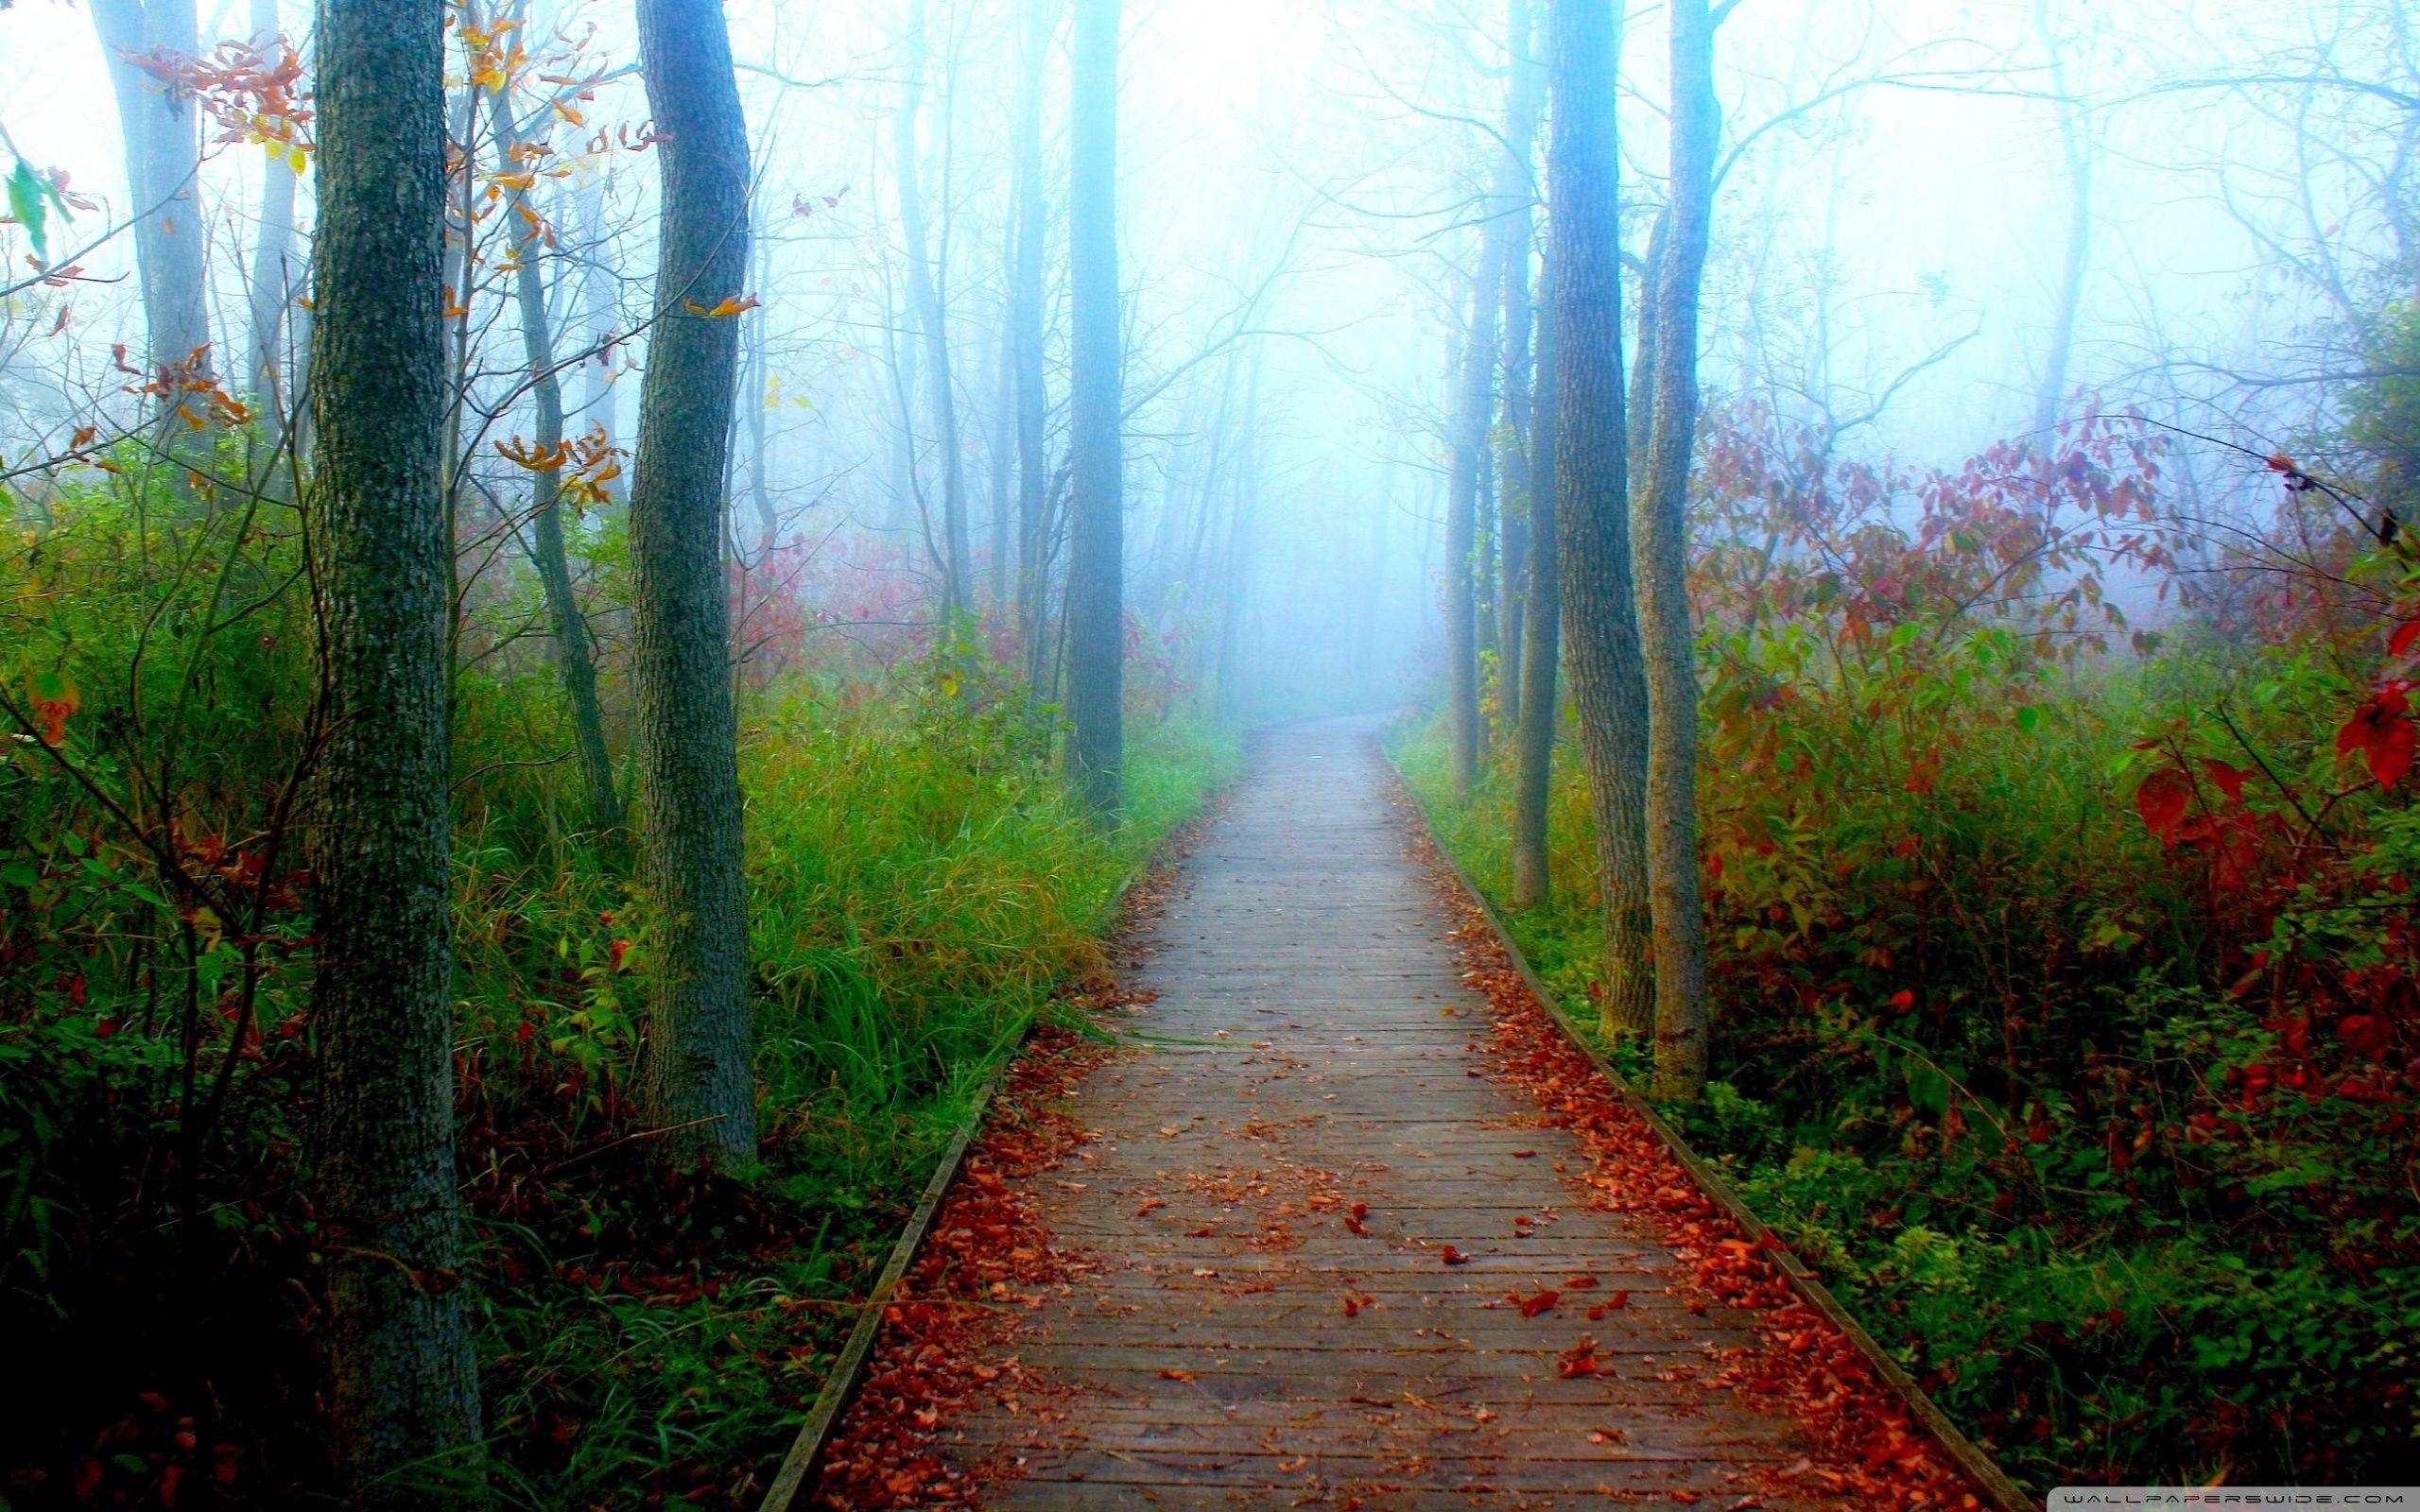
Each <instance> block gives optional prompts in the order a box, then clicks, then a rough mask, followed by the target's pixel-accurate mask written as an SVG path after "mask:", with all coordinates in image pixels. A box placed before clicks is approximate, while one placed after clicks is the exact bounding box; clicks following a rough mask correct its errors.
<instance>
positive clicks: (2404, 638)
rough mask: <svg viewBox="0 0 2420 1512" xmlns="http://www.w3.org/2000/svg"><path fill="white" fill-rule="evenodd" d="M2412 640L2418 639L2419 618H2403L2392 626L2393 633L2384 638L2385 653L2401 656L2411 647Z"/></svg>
mask: <svg viewBox="0 0 2420 1512" xmlns="http://www.w3.org/2000/svg"><path fill="white" fill-rule="evenodd" d="M2414 641H2420V620H2405V621H2404V622H2403V623H2402V624H2400V625H2398V626H2396V627H2394V634H2393V635H2390V636H2388V637H2387V638H2386V654H2387V655H2389V656H2401V655H2402V654H2403V653H2404V652H2406V651H2409V650H2411V643H2412V642H2414Z"/></svg>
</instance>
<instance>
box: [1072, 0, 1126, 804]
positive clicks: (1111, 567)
mask: <svg viewBox="0 0 2420 1512" xmlns="http://www.w3.org/2000/svg"><path fill="white" fill-rule="evenodd" d="M1117 31H1118V0H1076V38H1075V49H1074V64H1073V66H1074V75H1075V77H1074V93H1073V100H1072V113H1071V115H1070V117H1069V126H1068V155H1069V158H1070V160H1071V161H1070V171H1069V174H1068V183H1067V239H1068V250H1067V268H1068V284H1069V296H1070V313H1069V326H1070V332H1071V349H1070V352H1069V357H1070V361H1069V375H1068V405H1069V414H1068V428H1069V435H1068V447H1069V454H1070V461H1071V464H1072V466H1071V476H1070V479H1069V481H1070V484H1071V490H1072V491H1071V494H1070V503H1069V516H1070V518H1069V522H1068V524H1069V540H1068V560H1067V713H1068V718H1069V722H1070V724H1071V727H1072V728H1071V729H1070V730H1069V731H1068V736H1067V769H1068V775H1069V777H1070V779H1071V780H1072V782H1074V784H1075V787H1076V790H1077V792H1078V793H1079V794H1080V796H1081V797H1082V799H1083V800H1084V803H1085V805H1086V806H1087V807H1089V808H1090V809H1092V811H1093V812H1094V813H1096V814H1101V815H1108V814H1113V813H1115V811H1116V810H1117V809H1118V808H1119V807H1120V806H1121V805H1122V803H1123V792H1122V787H1123V781H1124V768H1125V744H1126V735H1125V710H1124V697H1125V665H1124V662H1125V652H1126V584H1125V576H1126V562H1125V551H1126V547H1125V541H1126V519H1125V514H1126V508H1125V489H1124V476H1123V474H1124V459H1123V456H1122V455H1121V453H1122V449H1123V446H1124V440H1125V437H1124V431H1125V418H1124V413H1123V411H1124V409H1125V400H1124V383H1123V379H1122V376H1121V372H1120V369H1121V367H1122V365H1123V357H1124V353H1123V352H1122V351H1121V350H1120V343H1121V341H1122V339H1123V333H1122V331H1121V329H1120V326H1119V322H1118V309H1117V305H1118V290H1117Z"/></svg>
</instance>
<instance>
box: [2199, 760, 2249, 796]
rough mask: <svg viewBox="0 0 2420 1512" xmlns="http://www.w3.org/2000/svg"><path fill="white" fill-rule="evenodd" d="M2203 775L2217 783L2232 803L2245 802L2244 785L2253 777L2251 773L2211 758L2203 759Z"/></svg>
mask: <svg viewBox="0 0 2420 1512" xmlns="http://www.w3.org/2000/svg"><path fill="white" fill-rule="evenodd" d="M2202 775H2203V776H2204V777H2206V778H2208V779H2209V780H2210V781H2211V782H2214V783H2216V784H2217V786H2218V789H2219V791H2220V792H2221V793H2224V794H2225V795H2226V796H2227V801H2229V802H2231V803H2240V802H2242V801H2243V784H2244V783H2245V782H2247V781H2249V780H2250V778H2251V776H2252V774H2251V773H2250V772H2247V771H2244V770H2242V769H2240V768H2238V767H2234V766H2229V765H2227V764H2226V763H2224V762H2222V761H2220V760H2218V759H2217V758H2216V757H2210V756H2204V757H2203V758H2202Z"/></svg>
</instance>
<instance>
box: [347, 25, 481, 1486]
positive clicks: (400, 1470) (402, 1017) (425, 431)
mask: <svg viewBox="0 0 2420 1512" xmlns="http://www.w3.org/2000/svg"><path fill="white" fill-rule="evenodd" d="M316 35H317V38H318V55H319V56H318V60H317V67H316V78H317V87H318V109H319V140H320V152H319V158H320V167H319V204H320V216H319V220H320V230H319V235H318V237H317V239H316V247H315V250H314V266H313V281H314V284H315V290H316V299H315V304H316V306H317V308H318V311H319V318H318V319H317V321H316V322H315V323H314V327H313V331H312V341H313V343H314V346H315V349H316V351H315V353H314V368H315V370H316V372H317V374H318V381H317V383H316V384H315V385H314V387H313V389H312V407H313V411H314V416H315V422H314V429H315V431H316V434H317V448H318V452H317V455H318V466H317V469H316V472H315V475H314V478H313V482H312V514H313V516H314V524H315V528H314V529H313V530H312V532H311V535H310V541H311V547H312V552H313V556H314V558H315V559H314V563H313V565H314V573H313V577H314V586H315V589H316V596H317V604H316V608H317V610H318V612H319V615H320V647H321V649H320V658H321V660H320V728H321V729H322V730H324V731H325V742H326V744H325V746H324V747H323V751H322V754H321V757H320V768H319V772H318V776H317V780H316V781H317V799H318V809H319V823H318V825H317V826H316V829H315V833H314V834H313V837H312V869H313V872H314V875H315V877H316V879H317V886H316V889H315V892H316V897H315V902H316V905H317V910H318V923H319V930H320V947H319V971H318V975H317V977H316V979H315V982H314V986H313V1024H314V1028H315V1032H316V1033H317V1035H318V1036H319V1044H320V1067H321V1072H322V1075H323V1078H324V1080H323V1083H322V1099H323V1100H322V1105H321V1107H320V1120H319V1122H320V1150H319V1154H320V1160H319V1170H318V1173H317V1178H318V1183H319V1187H320V1213H321V1214H322V1216H323V1218H324V1219H325V1220H326V1222H327V1224H328V1226H329V1229H328V1232H326V1233H325V1234H323V1235H322V1238H321V1240H320V1246H321V1248H322V1249H323V1251H324V1252H325V1253H326V1254H327V1256H328V1264H327V1285H328V1314H329V1322H328V1326H327V1332H326V1335H325V1338H326V1346H327V1350H328V1359H329V1365H330V1371H331V1380H332V1385H333V1390H332V1393H331V1397H330V1417H331V1425H332V1430H333V1437H334V1444H335V1450H336V1454H337V1468H338V1470H339V1473H340V1475H341V1477H342V1479H343V1480H344V1482H345V1485H346V1486H347V1487H348V1490H349V1492H350V1495H349V1496H348V1499H347V1501H348V1504H349V1505H354V1506H369V1507H405V1506H422V1505H426V1504H428V1500H427V1497H426V1495H425V1493H424V1490H423V1491H421V1492H419V1493H418V1494H416V1493H415V1489H414V1488H413V1487H410V1486H406V1485H404V1484H403V1481H404V1478H405V1477H406V1475H407V1474H410V1475H413V1476H416V1477H417V1476H421V1475H424V1474H426V1473H428V1472H430V1471H431V1470H433V1469H437V1470H441V1469H445V1468H446V1467H445V1466H444V1465H442V1464H441V1463H439V1462H441V1461H443V1460H446V1459H451V1460H453V1461H454V1462H455V1465H456V1466H457V1467H459V1466H461V1465H463V1464H466V1463H467V1464H470V1465H475V1462H476V1458H477V1455H478V1445H479V1395H478V1384H477V1380H476V1373H475V1364H474V1360H473V1356H472V1352H471V1340H470V1332H469V1328H468V1324H467V1320H466V1318H465V1316H464V1309H463V1297H462V1293H461V1291H460V1290H459V1285H460V1280H459V1277H458V1274H457V1271H458V1266H459V1265H460V1263H461V1259H462V1239H461V1214H460V1206H459V1203H458V1198H457V1196H456V1172H455V1168H454V1053H453V1032H452V1022H451V1008H452V997H453V993H452V986H453V982H452V977H453V940H452V923H451V917H452V916H451V902H452V879H451V877H450V875H449V869H448V868H449V863H450V850H451V839H452V836H451V829H450V816H449V813H448V805H447V780H448V771H447V761H448V754H449V753H448V750H447V729H446V661H445V618H446V602H445V590H446V569H447V561H448V558H449V556H450V550H449V542H448V541H446V538H445V533H444V508H443V505H442V502H441V496H440V489H441V477H442V470H443V461H442V456H441V446H442V437H443V429H444V414H445V403H446V400H445V359H444V351H445V347H444V333H443V327H442V321H441V311H442V304H441V285H442V283H443V278H444V272H443V261H442V250H441V249H442V247H443V227H444V203H445V122H444V84H443V79H444V30H443V7H442V6H441V5H440V4H439V0H320V5H319V12H318V23H317V27H316Z"/></svg>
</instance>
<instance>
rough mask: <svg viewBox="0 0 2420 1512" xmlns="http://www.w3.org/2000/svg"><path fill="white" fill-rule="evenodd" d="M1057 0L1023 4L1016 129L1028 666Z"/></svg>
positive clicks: (1033, 635) (1014, 302)
mask: <svg viewBox="0 0 2420 1512" xmlns="http://www.w3.org/2000/svg"><path fill="white" fill-rule="evenodd" d="M1058 14H1059V7H1058V4H1057V3H1056V0H1025V33H1024V38H1023V40H1022V42H1021V43H1020V51H1019V57H1018V63H1019V65H1020V73H1019V75H1018V78H1017V123H1016V183H1015V194H1016V243H1017V249H1016V269H1015V276H1014V279H1013V281H1012V283H1011V290H1010V313H1009V336H1010V342H1011V359H1010V360H1011V362H1013V363H1014V364H1015V366H1016V390H1017V399H1016V404H1017V630H1018V633H1019V634H1020V635H1022V636H1023V637H1025V639H1026V642H1027V644H1028V655H1029V660H1030V658H1031V655H1032V650H1033V647H1035V646H1037V645H1038V644H1039V643H1040V636H1041V625H1042V621H1043V612H1042V606H1043V598H1044V592H1045V582H1044V580H1045V579H1046V577H1047V576H1048V574H1047V573H1046V571H1045V570H1044V566H1043V516H1044V515H1045V513H1046V511H1047V507H1048V501H1047V493H1048V490H1049V487H1050V458H1049V455H1048V446H1049V441H1048V437H1047V434H1046V430H1047V425H1048V420H1049V409H1050V395H1049V392H1048V390H1047V388H1046V387H1045V380H1044V377H1043V370H1042V263H1043V242H1044V240H1045V239H1046V237H1047V235H1048V233H1049V217H1048V214H1047V211H1048V207H1047V205H1046V203H1045V201H1044V198H1043V194H1044V190H1043V180H1042V73H1043V65H1044V64H1045V63H1046V62H1047V61H1048V60H1049V57H1050V39H1051V37H1052V35H1053V34H1054V33H1055V32H1056V31H1057V29H1058Z"/></svg>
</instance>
